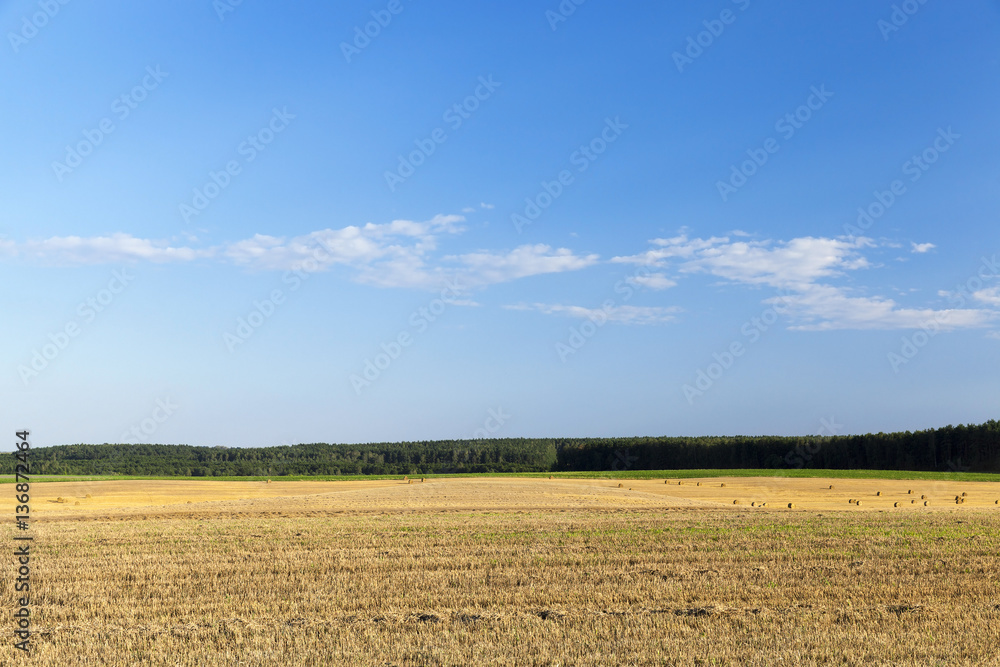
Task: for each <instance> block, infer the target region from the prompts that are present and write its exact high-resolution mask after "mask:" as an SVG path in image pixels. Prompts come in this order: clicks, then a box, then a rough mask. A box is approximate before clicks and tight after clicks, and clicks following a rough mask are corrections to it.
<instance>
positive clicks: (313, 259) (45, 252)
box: [0, 215, 598, 305]
mask: <svg viewBox="0 0 1000 667" xmlns="http://www.w3.org/2000/svg"><path fill="white" fill-rule="evenodd" d="M464 221H465V219H464V218H463V217H462V216H459V215H439V216H436V217H434V218H432V219H431V220H427V221H424V222H415V221H413V220H393V221H392V222H389V223H385V224H373V223H367V224H365V225H361V226H356V225H351V226H348V227H343V228H340V229H321V230H318V231H314V232H309V233H308V234H302V235H300V236H293V237H290V238H289V237H284V236H271V235H267V234H255V235H254V236H252V237H250V238H246V239H242V240H239V241H234V242H229V243H223V244H220V245H217V246H212V247H206V248H193V247H188V246H172V245H170V244H169V243H168V242H166V241H154V240H149V239H141V238H136V237H134V236H131V235H129V234H113V235H111V236H98V237H91V238H83V237H79V236H65V237H52V238H49V239H46V240H43V241H27V242H24V243H16V242H14V241H9V240H2V239H0V255H3V256H9V257H14V258H18V257H20V258H24V259H28V260H34V261H40V262H43V263H49V264H60V265H74V264H104V263H120V262H128V261H150V262H161V263H162V262H187V261H192V260H195V259H198V258H214V259H216V260H221V261H227V262H231V263H232V264H235V265H237V266H241V267H245V268H247V269H250V270H257V271H306V272H310V273H311V272H315V271H326V270H329V269H331V268H333V267H335V266H344V267H347V268H349V269H352V270H353V271H354V276H355V280H357V281H358V282H361V283H365V284H370V285H376V286H380V287H408V288H417V289H440V288H443V287H445V286H447V285H458V286H460V289H462V290H468V289H472V288H476V287H484V286H486V285H491V284H495V283H502V282H509V281H512V280H518V279H520V278H526V277H530V276H535V275H541V274H546V273H561V272H565V271H576V270H579V269H584V268H587V267H589V266H592V265H594V264H595V263H597V261H598V256H597V255H594V254H590V255H583V256H581V255H576V254H575V253H574V252H573V251H571V250H568V249H566V248H558V249H553V248H551V247H549V246H547V245H541V244H539V245H523V246H519V247H517V248H514V249H513V250H509V251H505V252H495V251H486V250H483V251H478V252H472V253H466V254H461V255H452V256H447V257H440V256H436V251H437V249H438V243H439V241H440V239H441V237H443V236H445V235H456V234H460V233H461V232H463V231H464V227H463V226H462V223H463V222H464ZM195 240H196V239H195V238H194V237H190V236H189V237H188V241H189V242H194V241H195ZM471 304H472V302H470V304H469V305H471Z"/></svg>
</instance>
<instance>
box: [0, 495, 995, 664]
mask: <svg viewBox="0 0 1000 667" xmlns="http://www.w3.org/2000/svg"><path fill="white" fill-rule="evenodd" d="M663 481H664V480H663V479H655V480H629V482H628V485H629V486H631V489H632V490H629V489H628V488H627V487H625V488H618V481H617V480H581V479H574V480H565V479H521V478H506V479H496V478H479V479H476V478H463V479H433V480H432V479H428V480H427V481H426V482H422V483H421V482H418V481H415V482H414V483H413V484H410V483H409V480H407V481H405V482H404V481H402V480H380V481H371V482H281V481H278V480H272V482H271V483H270V484H267V483H266V482H263V481H262V482H211V481H204V482H202V481H187V480H184V481H176V482H173V481H134V482H133V481H116V482H73V483H48V484H35V485H32V503H33V513H34V514H35V520H36V522H35V530H34V533H35V535H36V543H35V561H34V566H35V568H36V569H35V570H34V571H33V577H34V583H33V591H34V597H33V605H34V611H35V618H34V623H35V629H36V630H38V631H39V632H40V634H38V635H36V636H35V640H36V647H37V650H36V652H35V655H34V658H33V659H32V664H37V665H59V666H69V665H100V664H116V665H136V664H164V665H166V664H169V665H196V664H197V665H206V664H207V665H339V664H343V665H479V664H500V665H618V664H626V665H629V664H635V665H654V664H655V665H711V664H716V665H726V664H731V665H737V664H739V665H774V664H782V663H783V664H847V665H899V664H912V665H928V664H947V665H982V664H998V661H997V658H996V657H995V655H996V649H995V647H996V645H997V642H998V640H1000V567H998V566H1000V562H998V561H1000V556H998V554H1000V510H998V509H997V505H995V504H994V500H996V494H997V492H996V491H995V490H993V489H995V488H996V485H993V484H990V483H954V484H953V483H950V482H949V483H945V482H916V481H908V482H907V481H900V482H898V483H897V482H895V481H886V480H849V479H838V480H837V481H836V484H835V487H836V488H835V489H830V488H829V486H830V480H822V479H794V480H785V479H776V478H766V479H752V478H743V479H741V478H727V479H725V480H724V481H725V484H726V486H725V487H722V486H721V485H720V482H721V481H722V480H718V479H715V480H710V481H711V482H712V483H711V484H708V483H706V484H703V485H702V486H700V487H699V486H697V484H696V482H697V481H698V480H692V481H691V482H690V483H687V482H686V483H685V484H683V485H677V484H673V485H671V484H664V483H663ZM701 481H707V480H701ZM3 488H7V489H9V488H10V487H9V486H7V485H5V486H4V487H3ZM908 490H913V492H914V494H916V495H914V494H908V493H907V491H908ZM879 491H881V495H880V496H876V492H879ZM963 492H964V493H967V494H968V495H967V496H965V497H966V498H967V502H966V503H965V504H962V505H956V504H955V501H954V497H955V496H956V495H959V496H960V495H961V494H962V493H963ZM87 494H90V495H91V497H90V498H87V497H86V496H87ZM920 494H924V495H927V497H928V499H929V500H930V501H931V503H930V506H928V507H924V506H923V504H922V503H920V504H911V503H909V502H908V499H910V498H914V497H919V495H920ZM11 495H12V494H4V496H6V497H4V498H3V502H4V503H8V502H9V497H10V496H11ZM58 497H62V498H64V499H66V500H67V502H63V503H57V502H54V501H55V500H56V498H58ZM849 498H860V499H862V500H863V501H864V502H863V505H862V506H861V507H856V506H855V505H850V504H848V502H847V501H848V499H849ZM904 498H906V499H907V501H906V502H905V503H904V502H902V501H903V499H904ZM189 500H190V501H191V503H190V504H188V501H189ZM734 500H740V504H738V505H734V504H733V501H734ZM949 500H950V504H948V503H947V502H946V501H949ZM935 501H940V502H935ZM76 502H79V503H80V505H75V504H74V503H76ZM762 502H766V503H767V506H766V507H759V505H760V503H762ZM897 502H898V503H899V505H900V506H899V507H898V508H894V507H893V505H894V503H897ZM751 503H754V504H755V506H753V507H752V506H751ZM789 503H792V504H793V505H794V509H788V508H787V506H788V504H789ZM904 505H905V506H904ZM8 509H10V510H13V507H10V508H8ZM8 543H9V542H8ZM5 595H6V596H7V597H8V602H7V604H8V608H11V607H13V599H12V597H13V593H12V591H10V590H8V591H6V592H5Z"/></svg>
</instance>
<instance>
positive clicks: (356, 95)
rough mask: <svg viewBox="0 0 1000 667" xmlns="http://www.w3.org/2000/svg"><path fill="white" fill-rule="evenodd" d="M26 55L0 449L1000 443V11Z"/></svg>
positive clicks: (44, 37)
mask: <svg viewBox="0 0 1000 667" xmlns="http://www.w3.org/2000/svg"><path fill="white" fill-rule="evenodd" d="M0 28H2V32H3V34H4V36H5V37H4V43H3V45H2V46H0V78H2V80H3V82H4V89H5V91H6V94H5V95H4V96H3V100H2V101H0V118H2V119H3V128H4V132H3V135H4V137H3V138H4V141H3V150H2V155H3V159H2V161H0V170H2V172H0V201H2V202H3V208H2V215H0V279H2V280H3V284H4V286H5V287H4V289H3V290H2V292H0V305H2V309H3V314H4V317H5V325H4V326H3V327H2V328H0V344H2V347H3V349H4V350H5V355H4V364H3V372H2V373H0V388H2V395H3V397H4V404H5V407H4V410H3V412H2V418H0V422H2V424H3V425H5V426H4V428H6V429H7V430H8V432H10V433H13V431H14V430H15V429H18V428H25V427H27V428H30V429H32V432H33V434H34V440H35V444H36V445H53V444H63V443H72V442H98V443H99V442H123V441H124V442H136V443H138V442H165V443H188V444H195V445H217V444H221V445H228V446H240V445H246V446H263V445H277V444H293V443H298V442H317V441H322V442H373V441H386V440H392V441H396V440H417V439H445V438H469V437H479V436H484V435H487V436H490V437H519V436H616V435H621V436H627V435H701V434H762V433H768V434H816V433H822V434H825V435H830V434H834V433H861V432H868V431H876V432H877V431H891V430H914V429H920V428H928V427H935V426H941V425H945V424H948V423H954V424H957V423H972V422H980V421H985V420H987V419H991V418H995V417H996V416H997V414H996V409H995V400H994V399H995V396H996V370H995V369H996V368H997V364H998V362H1000V276H998V275H997V274H998V273H1000V268H998V267H997V265H996V262H997V260H998V259H1000V232H998V225H997V223H998V222H1000V217H998V213H1000V194H998V193H1000V187H998V186H1000V160H998V156H1000V126H998V124H997V122H996V119H997V111H998V106H1000V55H998V50H1000V47H998V45H1000V39H998V37H1000V3H998V2H988V1H986V0H979V1H971V2H965V3H945V2H940V1H938V0H927V1H926V2H923V3H921V2H919V1H918V0H910V2H907V3H895V4H894V3H893V2H870V1H868V2H860V1H849V2H843V3H835V4H829V3H828V4H824V5H816V4H815V3H807V4H806V5H804V6H794V7H790V6H782V7H775V6H772V5H768V4H766V3H760V2H757V0H737V1H730V0H717V1H714V2H701V3H686V4H685V6H683V7H674V6H670V5H668V4H666V3H652V2H641V3H631V4H628V3H626V5H624V6H623V5H621V4H614V3H607V2H599V1H598V0H589V1H587V2H583V3H581V4H579V5H577V4H576V3H575V2H573V1H572V0H567V1H565V2H563V3H562V4H560V3H559V2H556V1H555V0H551V1H550V2H541V3H528V2H508V3H460V2H451V1H446V2H436V3H428V2H415V1H413V0H395V1H393V2H389V1H388V0H386V1H381V0H380V1H377V2H359V3H348V4H347V5H344V4H343V3H341V4H339V5H338V6H336V7H332V6H330V5H329V4H328V3H320V2H311V1H307V2H298V3H290V4H287V5H280V6H277V5H272V4H268V3H259V2H249V1H245V2H242V3H240V4H233V3H232V2H231V0H217V1H216V2H212V1H211V0H198V1H191V0H187V1H184V2H176V3H163V4H160V5H150V4H149V3H131V2H123V1H108V2H102V3H99V4H98V5H95V4H94V3H83V2H79V1H73V0H68V1H66V2H65V3H63V2H62V1H61V0H51V1H50V2H46V1H45V0H43V1H42V2H38V0H35V2H27V1H7V2H0ZM366 30H367V32H368V34H367V35H366V34H365V31H366Z"/></svg>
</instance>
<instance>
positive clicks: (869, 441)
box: [0, 420, 1000, 477]
mask: <svg viewBox="0 0 1000 667" xmlns="http://www.w3.org/2000/svg"><path fill="white" fill-rule="evenodd" d="M0 461H2V463H0V473H4V474H12V473H13V472H14V465H15V463H16V461H14V457H12V456H11V457H3V458H2V459H0ZM691 468H770V469H783V468H784V469H788V468H830V469H855V470H859V469H860V470H863V469H868V470H927V471H946V472H947V471H955V472H964V471H968V472H1000V422H997V421H996V420H990V421H988V422H986V423H984V424H977V425H968V426H966V425H959V426H950V425H949V426H945V427H943V428H938V429H930V430H925V431H913V432H911V431H906V432H897V433H868V434H865V435H845V436H829V437H819V436H816V437H808V436H707V437H628V438H504V439H495V440H437V441H419V442H395V443H368V444H355V445H340V444H327V443H312V444H301V445H291V446H281V447H246V448H244V447H194V446H190V445H152V444H150V445H146V444H138V445H136V444H107V443H106V444H102V445H88V444H74V445H58V446H54V447H39V448H35V449H32V457H31V469H32V473H34V474H44V475H62V474H83V475H109V474H120V475H151V476H174V475H177V476H194V477H213V476H281V475H416V474H435V473H438V474H440V473H477V472H480V473H482V472H554V471H601V470H607V471H623V470H682V469H691Z"/></svg>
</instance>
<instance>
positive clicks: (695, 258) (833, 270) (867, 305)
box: [612, 233, 1000, 330]
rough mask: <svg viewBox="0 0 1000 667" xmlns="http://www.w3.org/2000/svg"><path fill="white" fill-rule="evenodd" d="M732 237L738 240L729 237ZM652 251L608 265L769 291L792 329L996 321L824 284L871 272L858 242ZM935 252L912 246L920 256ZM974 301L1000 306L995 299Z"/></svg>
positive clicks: (685, 241)
mask: <svg viewBox="0 0 1000 667" xmlns="http://www.w3.org/2000/svg"><path fill="white" fill-rule="evenodd" d="M733 235H736V234H733ZM651 243H652V244H653V245H654V246H657V247H654V248H652V249H650V250H647V251H646V252H644V253H641V254H639V255H632V256H627V257H615V258H613V260H612V261H614V262H627V263H634V264H644V265H653V266H657V267H664V268H665V267H667V266H671V265H672V266H674V268H676V270H677V271H679V272H680V273H681V274H693V273H705V274H709V275H712V276H716V277H718V278H723V279H725V280H728V281H731V282H735V283H742V284H746V285H753V286H757V287H770V288H774V289H776V290H779V291H781V292H782V293H783V294H784V296H782V297H777V298H772V299H767V300H766V301H765V302H766V303H770V304H772V305H774V306H775V308H780V309H782V311H783V312H786V313H787V314H788V316H789V317H790V318H791V324H790V328H792V329H802V330H829V329H911V328H920V327H925V326H927V327H934V328H936V329H938V330H950V329H961V328H974V327H982V326H986V325H987V324H989V323H991V322H993V321H995V320H996V319H997V317H998V315H1000V313H997V312H995V311H992V310H984V309H947V310H934V309H930V308H905V307H902V306H900V305H899V304H898V303H896V302H895V301H893V300H892V299H888V298H884V297H879V296H867V295H859V294H855V293H853V292H852V291H851V290H848V289H846V288H843V287H838V286H834V285H831V284H829V281H830V280H832V279H835V278H837V277H840V276H843V275H845V274H846V273H847V272H850V271H856V270H858V269H864V268H869V267H871V264H870V263H869V262H868V260H867V259H866V258H865V257H864V255H863V254H862V251H863V250H864V248H868V247H873V246H875V245H876V243H875V242H874V241H873V240H872V239H869V238H864V237H854V238H847V237H838V238H823V237H810V236H806V237H799V238H794V239H792V240H790V241H787V242H781V241H770V240H764V241H739V240H738V241H732V242H731V241H730V239H729V238H728V237H712V238H709V239H698V238H695V239H691V238H688V236H687V234H685V233H681V234H680V235H678V236H676V237H674V238H670V239H654V240H653V241H651ZM933 247H934V246H933V244H923V245H920V246H918V245H916V244H914V248H919V252H926V250H929V249H930V248H933ZM982 292H983V293H982V294H980V295H979V296H978V298H980V300H981V301H983V302H985V303H989V304H990V305H1000V291H998V292H996V293H994V292H992V291H989V290H983V291H982Z"/></svg>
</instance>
